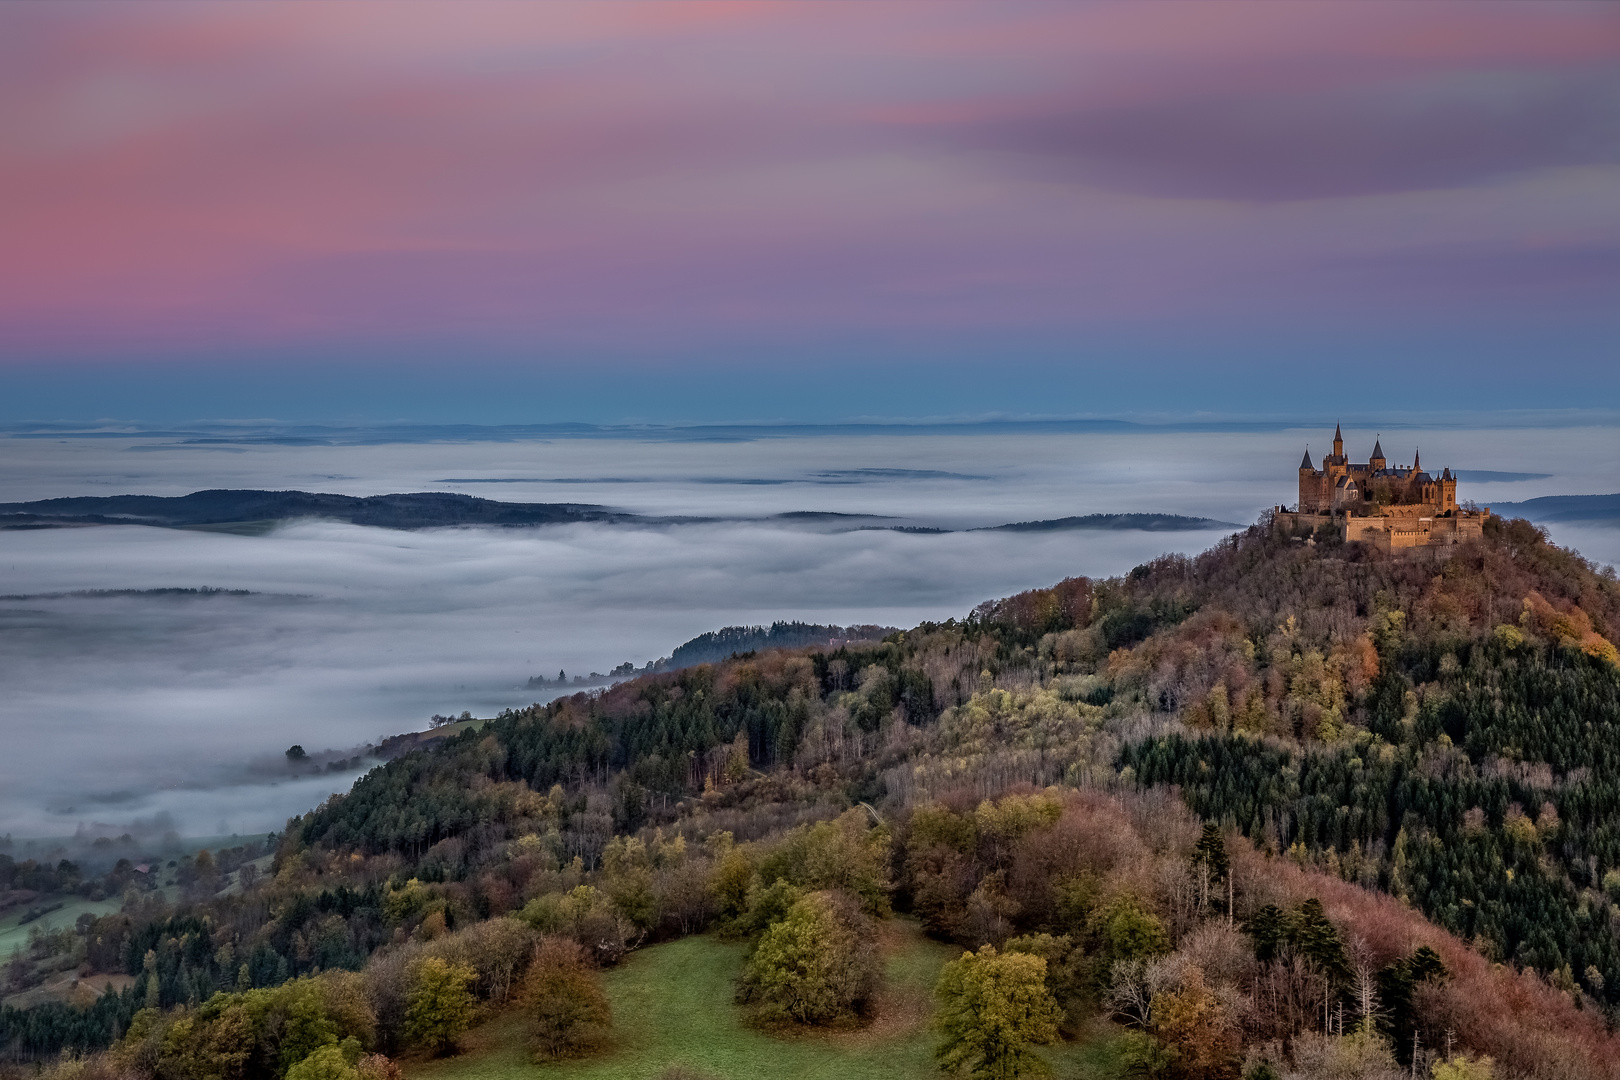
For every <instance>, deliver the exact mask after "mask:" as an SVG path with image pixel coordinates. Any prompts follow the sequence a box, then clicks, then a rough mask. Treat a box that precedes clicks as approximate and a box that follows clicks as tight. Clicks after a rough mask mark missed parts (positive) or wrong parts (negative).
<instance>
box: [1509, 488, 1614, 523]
mask: <svg viewBox="0 0 1620 1080" xmlns="http://www.w3.org/2000/svg"><path fill="white" fill-rule="evenodd" d="M1491 510H1492V512H1494V513H1498V514H1503V515H1506V516H1508V517H1515V516H1517V517H1525V518H1529V519H1530V520H1531V521H1551V522H1560V521H1567V522H1572V523H1573V522H1578V521H1613V522H1620V494H1614V495H1543V496H1542V497H1541V498H1539V499H1526V500H1524V501H1523V502H1510V503H1492V504H1491Z"/></svg>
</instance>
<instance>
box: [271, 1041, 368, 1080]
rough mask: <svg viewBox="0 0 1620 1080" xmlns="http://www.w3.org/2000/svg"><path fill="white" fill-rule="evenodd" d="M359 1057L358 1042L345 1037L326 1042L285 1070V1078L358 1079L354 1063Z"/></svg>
mask: <svg viewBox="0 0 1620 1080" xmlns="http://www.w3.org/2000/svg"><path fill="white" fill-rule="evenodd" d="M359 1057H360V1043H359V1042H358V1041H357V1040H355V1039H345V1040H344V1041H343V1043H341V1044H339V1043H327V1044H326V1045H325V1046H322V1047H319V1048H318V1049H316V1050H315V1051H314V1052H313V1053H311V1054H310V1055H309V1056H308V1057H306V1058H304V1060H302V1061H300V1062H298V1063H297V1064H295V1065H294V1066H293V1067H292V1068H290V1069H288V1070H287V1080H360V1073H359V1072H358V1071H357V1070H356V1069H355V1067H354V1063H355V1062H356V1061H357V1060H358V1059H359Z"/></svg>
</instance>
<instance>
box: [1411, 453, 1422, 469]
mask: <svg viewBox="0 0 1620 1080" xmlns="http://www.w3.org/2000/svg"><path fill="white" fill-rule="evenodd" d="M1412 471H1413V472H1422V471H1423V466H1422V465H1419V464H1418V452H1417V451H1416V450H1413V451H1412Z"/></svg>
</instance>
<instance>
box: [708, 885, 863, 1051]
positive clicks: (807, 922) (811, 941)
mask: <svg viewBox="0 0 1620 1080" xmlns="http://www.w3.org/2000/svg"><path fill="white" fill-rule="evenodd" d="M870 938H871V934H870V929H869V924H868V923H867V921H866V919H865V918H864V917H863V916H862V915H861V913H860V911H859V910H858V909H857V908H856V906H855V903H854V901H852V900H851V899H850V898H849V897H847V896H844V895H843V894H841V893H833V892H814V893H810V894H809V895H808V896H805V897H804V898H803V899H801V900H799V901H798V902H797V903H795V904H794V905H793V906H792V907H791V908H789V909H788V913H787V916H786V917H785V918H783V919H782V921H780V922H777V923H773V924H772V925H771V926H770V928H769V929H767V930H766V931H765V933H764V934H763V935H761V937H760V939H759V943H758V944H757V945H756V946H755V947H754V952H753V954H752V955H751V956H750V957H749V958H748V963H747V965H746V966H745V967H744V969H743V975H742V985H741V987H740V988H739V992H738V997H739V998H740V999H741V1000H742V1001H744V1002H751V1003H754V1004H756V1005H757V1006H758V1010H759V1016H760V1018H761V1019H763V1020H767V1021H793V1022H795V1023H800V1024H829V1023H834V1022H836V1021H838V1020H842V1019H846V1018H848V1017H849V1016H851V1015H852V1014H853V1013H854V1012H855V1011H856V1010H857V1009H859V1007H860V1006H861V1005H862V1004H864V1003H865V1001H866V999H867V997H868V996H869V995H870V994H871V991H872V988H873V985H874V983H875V981H876V971H875V968H874V964H873V959H872V956H873V951H872V949H871V941H870Z"/></svg>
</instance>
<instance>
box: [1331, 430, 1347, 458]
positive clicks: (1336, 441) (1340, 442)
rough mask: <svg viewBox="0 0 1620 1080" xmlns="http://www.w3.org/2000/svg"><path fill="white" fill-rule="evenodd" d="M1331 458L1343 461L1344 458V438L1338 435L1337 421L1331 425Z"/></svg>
mask: <svg viewBox="0 0 1620 1080" xmlns="http://www.w3.org/2000/svg"><path fill="white" fill-rule="evenodd" d="M1333 456H1334V457H1335V458H1340V459H1343V457H1344V436H1343V435H1342V434H1340V433H1339V424H1338V422H1337V421H1335V422H1334V424H1333ZM1341 463H1342V460H1341Z"/></svg>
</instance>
